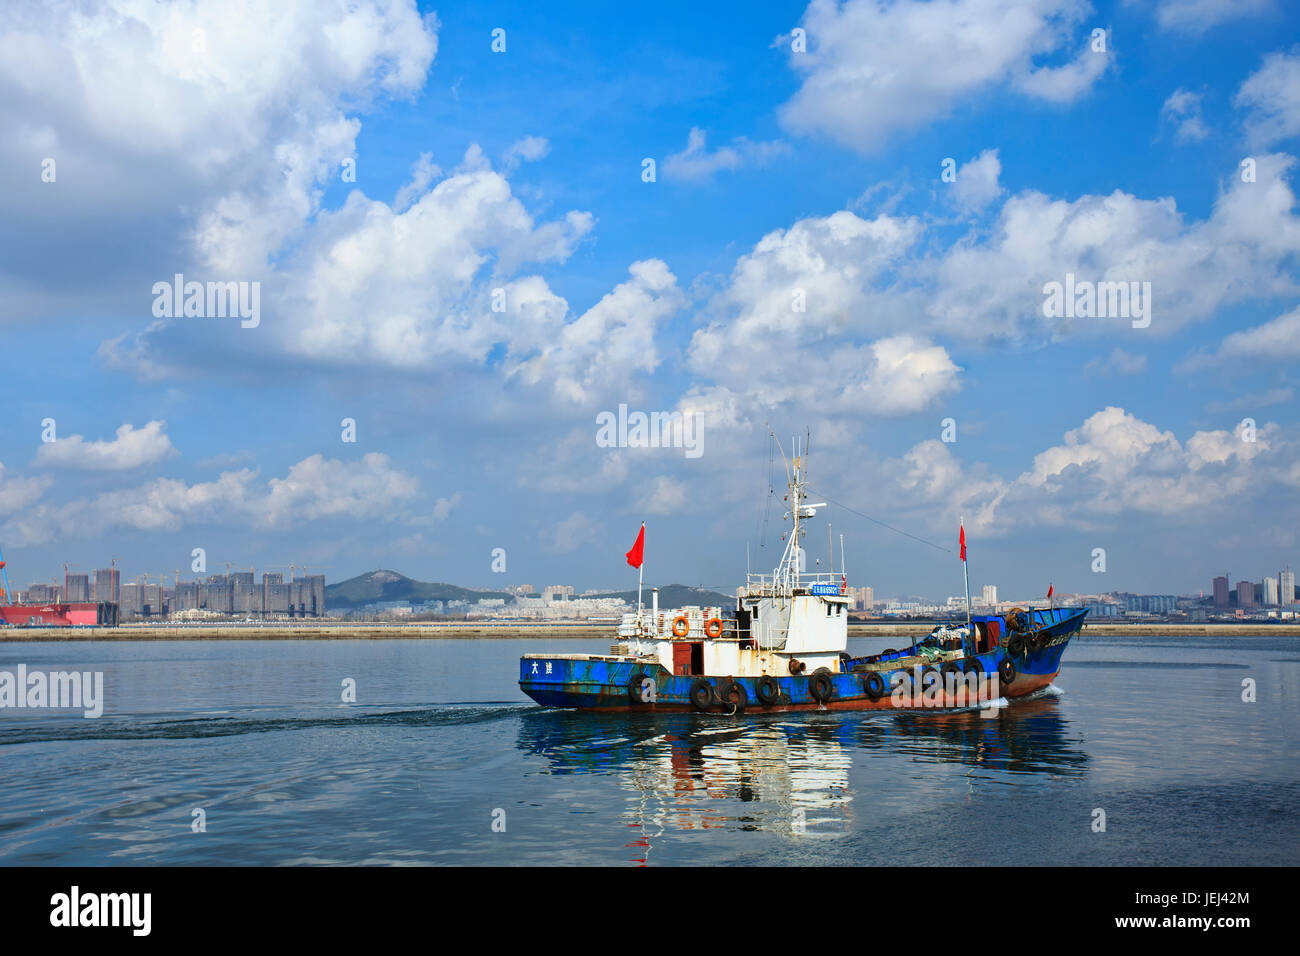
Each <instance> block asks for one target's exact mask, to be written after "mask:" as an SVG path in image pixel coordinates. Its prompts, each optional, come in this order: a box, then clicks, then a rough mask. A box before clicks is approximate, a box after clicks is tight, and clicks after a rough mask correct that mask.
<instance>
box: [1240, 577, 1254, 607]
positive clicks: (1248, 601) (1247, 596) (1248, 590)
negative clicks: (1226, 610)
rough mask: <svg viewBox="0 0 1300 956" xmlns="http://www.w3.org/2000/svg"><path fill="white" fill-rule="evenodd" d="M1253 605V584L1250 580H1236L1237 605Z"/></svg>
mask: <svg viewBox="0 0 1300 956" xmlns="http://www.w3.org/2000/svg"><path fill="white" fill-rule="evenodd" d="M1254 606H1255V585H1254V584H1253V583H1252V582H1250V581H1238V582H1237V607H1254Z"/></svg>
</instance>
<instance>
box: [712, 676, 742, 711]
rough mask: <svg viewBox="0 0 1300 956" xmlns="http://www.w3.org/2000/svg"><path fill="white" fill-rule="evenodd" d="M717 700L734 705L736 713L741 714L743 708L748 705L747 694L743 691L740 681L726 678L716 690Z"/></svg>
mask: <svg viewBox="0 0 1300 956" xmlns="http://www.w3.org/2000/svg"><path fill="white" fill-rule="evenodd" d="M718 702H719V703H720V704H723V705H726V706H729V707H734V708H735V713H737V714H743V713H744V712H745V708H746V707H747V706H749V694H748V693H747V692H746V691H745V685H744V684H742V683H741V682H740V681H738V680H728V681H727V682H726V683H725V684H723V685H722V687H721V689H719V691H718Z"/></svg>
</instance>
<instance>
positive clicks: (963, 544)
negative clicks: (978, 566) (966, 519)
mask: <svg viewBox="0 0 1300 956" xmlns="http://www.w3.org/2000/svg"><path fill="white" fill-rule="evenodd" d="M958 540H959V541H960V542H961V559H962V560H963V561H965V560H966V525H964V524H963V525H962V526H961V537H960V538H959V539H958Z"/></svg>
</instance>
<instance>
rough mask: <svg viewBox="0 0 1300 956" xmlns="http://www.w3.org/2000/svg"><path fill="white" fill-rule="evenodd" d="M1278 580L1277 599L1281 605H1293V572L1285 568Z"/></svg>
mask: <svg viewBox="0 0 1300 956" xmlns="http://www.w3.org/2000/svg"><path fill="white" fill-rule="evenodd" d="M1277 578H1278V599H1279V600H1280V601H1281V602H1282V603H1283V604H1294V603H1295V572H1294V571H1292V570H1291V569H1290V568H1287V569H1286V570H1285V571H1283V572H1282V573H1281V574H1279V575H1278V576H1277Z"/></svg>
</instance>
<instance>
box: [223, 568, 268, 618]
mask: <svg viewBox="0 0 1300 956" xmlns="http://www.w3.org/2000/svg"><path fill="white" fill-rule="evenodd" d="M230 595H231V607H230V609H231V610H232V611H233V612H234V613H236V614H252V613H254V612H260V611H261V610H262V601H261V597H262V595H261V593H260V591H259V589H258V587H257V583H256V581H255V580H254V577H253V572H252V571H236V572H235V573H234V574H232V575H231V576H230Z"/></svg>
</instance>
